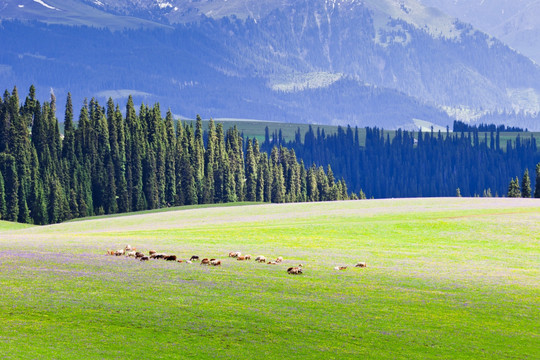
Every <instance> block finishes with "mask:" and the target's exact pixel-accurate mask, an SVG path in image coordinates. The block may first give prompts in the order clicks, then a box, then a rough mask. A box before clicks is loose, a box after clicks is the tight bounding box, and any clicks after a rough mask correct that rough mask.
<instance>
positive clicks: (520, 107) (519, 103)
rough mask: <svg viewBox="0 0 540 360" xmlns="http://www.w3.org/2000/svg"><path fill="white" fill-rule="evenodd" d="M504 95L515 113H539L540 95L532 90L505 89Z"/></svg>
mask: <svg viewBox="0 0 540 360" xmlns="http://www.w3.org/2000/svg"><path fill="white" fill-rule="evenodd" d="M506 94H507V95H508V97H509V98H510V100H511V101H512V108H513V109H514V111H516V112H520V111H523V112H524V113H526V114H538V113H539V112H540V93H538V91H537V90H535V89H533V88H522V89H506Z"/></svg>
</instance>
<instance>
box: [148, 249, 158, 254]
mask: <svg viewBox="0 0 540 360" xmlns="http://www.w3.org/2000/svg"><path fill="white" fill-rule="evenodd" d="M156 252H157V251H156V250H150V251H149V252H148V255H154V254H155V253H156Z"/></svg>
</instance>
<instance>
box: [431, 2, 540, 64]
mask: <svg viewBox="0 0 540 360" xmlns="http://www.w3.org/2000/svg"><path fill="white" fill-rule="evenodd" d="M421 1H422V3H423V4H425V5H427V6H432V7H436V8H438V9H440V10H442V11H444V12H445V13H447V14H449V15H451V16H454V17H457V18H459V19H460V20H461V21H464V22H467V23H470V24H472V25H473V26H474V27H476V28H477V29H479V30H481V31H484V32H486V33H488V34H490V35H492V36H494V37H496V38H498V39H499V40H501V41H502V42H504V43H506V44H508V45H509V46H510V47H512V48H513V49H516V50H517V51H519V52H520V53H522V54H523V55H525V56H528V57H530V58H531V59H533V60H534V61H535V62H536V63H537V64H540V46H538V44H539V43H540V1H538V0H490V1H485V0H454V1H448V0H421Z"/></svg>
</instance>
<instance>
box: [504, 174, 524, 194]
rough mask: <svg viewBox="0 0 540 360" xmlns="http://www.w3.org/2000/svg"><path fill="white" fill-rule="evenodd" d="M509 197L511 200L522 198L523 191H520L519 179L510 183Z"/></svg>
mask: <svg viewBox="0 0 540 360" xmlns="http://www.w3.org/2000/svg"><path fill="white" fill-rule="evenodd" d="M507 196H508V197H509V198H518V197H521V190H520V189H519V179H518V178H517V177H516V179H515V180H514V179H512V180H511V181H510V184H509V185H508V193H507Z"/></svg>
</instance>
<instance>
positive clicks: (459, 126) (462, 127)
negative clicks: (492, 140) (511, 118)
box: [452, 120, 528, 132]
mask: <svg viewBox="0 0 540 360" xmlns="http://www.w3.org/2000/svg"><path fill="white" fill-rule="evenodd" d="M452 130H453V131H454V132H462V131H463V132H470V131H473V132H474V131H480V132H492V131H493V132H497V131H498V132H526V131H528V130H527V129H525V130H524V129H523V128H520V127H517V126H506V125H498V126H497V125H495V124H484V123H481V124H475V125H470V124H467V123H464V122H463V121H459V120H454V124H453V126H452Z"/></svg>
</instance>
